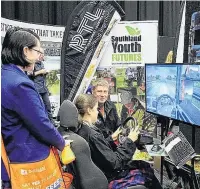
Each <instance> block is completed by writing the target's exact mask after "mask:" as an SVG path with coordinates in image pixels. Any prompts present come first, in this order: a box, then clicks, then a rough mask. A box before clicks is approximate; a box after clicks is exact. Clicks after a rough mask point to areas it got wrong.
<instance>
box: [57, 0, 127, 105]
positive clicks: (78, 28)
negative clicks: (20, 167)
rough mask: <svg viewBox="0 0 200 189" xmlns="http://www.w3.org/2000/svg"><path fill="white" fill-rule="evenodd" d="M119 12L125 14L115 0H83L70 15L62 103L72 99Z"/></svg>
mask: <svg viewBox="0 0 200 189" xmlns="http://www.w3.org/2000/svg"><path fill="white" fill-rule="evenodd" d="M116 11H117V12H118V13H119V14H120V16H124V12H123V10H122V9H121V7H120V6H119V5H118V4H117V3H116V2H115V1H82V2H81V3H79V4H78V5H77V7H76V8H75V9H74V11H73V13H72V14H71V16H70V18H69V20H68V23H67V26H66V28H65V33H64V37H63V43H62V51H61V103H62V101H63V100H65V99H68V100H71V101H73V99H74V97H75V95H76V93H77V91H78V89H79V86H80V84H81V81H82V80H83V77H84V74H85V72H86V70H87V68H88V66H89V65H90V62H91V59H92V57H93V54H94V52H95V50H96V49H97V47H98V45H99V42H100V41H101V39H102V37H103V35H104V34H105V33H106V32H108V30H107V29H108V26H109V23H110V21H111V19H112V17H113V15H114V14H115V12H116ZM106 30H107V31H106ZM105 35H106V34H105Z"/></svg>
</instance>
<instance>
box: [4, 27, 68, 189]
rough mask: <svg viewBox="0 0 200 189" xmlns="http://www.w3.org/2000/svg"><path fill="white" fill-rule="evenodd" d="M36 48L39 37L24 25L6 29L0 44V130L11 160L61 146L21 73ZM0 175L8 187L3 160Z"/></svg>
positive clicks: (37, 52) (30, 158)
mask: <svg viewBox="0 0 200 189" xmlns="http://www.w3.org/2000/svg"><path fill="white" fill-rule="evenodd" d="M40 49H41V46H40V39H39V37H38V36H37V34H35V33H33V32H32V31H31V30H27V29H26V30H25V29H18V31H16V30H13V29H10V30H8V32H7V35H6V37H5V41H4V43H3V45H2V54H1V59H2V70H1V98H2V100H1V118H2V119H1V134H2V137H3V141H4V145H5V148H6V152H7V155H8V157H9V159H10V161H11V162H35V161H39V160H43V159H45V158H47V156H48V155H49V153H50V146H55V147H56V148H57V149H59V150H63V148H64V146H65V141H64V139H63V138H62V136H61V135H60V134H59V133H58V132H57V130H56V129H55V127H54V126H53V125H52V123H51V121H50V120H49V118H48V114H47V112H46V110H45V107H44V104H43V101H42V100H41V98H40V95H39V94H38V92H37V91H36V89H35V87H34V83H33V82H32V81H31V80H30V79H29V78H28V77H27V75H26V74H25V72H26V71H32V70H33V69H34V64H35V62H36V61H37V60H38V58H39V55H40V54H41V51H40ZM1 179H2V181H3V185H4V186H3V187H4V188H11V186H9V178H8V175H7V172H6V169H5V167H4V165H3V163H2V178H1Z"/></svg>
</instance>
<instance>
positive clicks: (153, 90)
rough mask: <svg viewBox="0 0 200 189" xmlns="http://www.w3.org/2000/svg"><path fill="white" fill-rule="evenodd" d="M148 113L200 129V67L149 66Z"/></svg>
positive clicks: (187, 65)
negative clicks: (199, 127)
mask: <svg viewBox="0 0 200 189" xmlns="http://www.w3.org/2000/svg"><path fill="white" fill-rule="evenodd" d="M145 79H146V82H145V83H146V111H147V112H150V113H154V114H157V115H161V116H165V117H169V118H171V119H176V120H179V121H182V122H185V123H189V124H192V125H196V126H200V64H193V65H192V64H146V65H145Z"/></svg>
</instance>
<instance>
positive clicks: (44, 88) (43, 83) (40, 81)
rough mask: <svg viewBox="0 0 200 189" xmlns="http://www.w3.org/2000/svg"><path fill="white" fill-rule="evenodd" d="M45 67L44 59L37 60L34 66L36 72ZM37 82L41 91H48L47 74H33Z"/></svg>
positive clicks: (36, 84) (38, 89) (37, 87)
mask: <svg viewBox="0 0 200 189" xmlns="http://www.w3.org/2000/svg"><path fill="white" fill-rule="evenodd" d="M42 69H44V64H43V62H42V61H39V62H36V63H35V67H34V72H37V71H39V70H42ZM32 79H33V81H34V83H35V88H36V89H37V91H38V92H39V93H47V92H48V89H47V86H46V74H40V75H37V76H34V75H33V76H32Z"/></svg>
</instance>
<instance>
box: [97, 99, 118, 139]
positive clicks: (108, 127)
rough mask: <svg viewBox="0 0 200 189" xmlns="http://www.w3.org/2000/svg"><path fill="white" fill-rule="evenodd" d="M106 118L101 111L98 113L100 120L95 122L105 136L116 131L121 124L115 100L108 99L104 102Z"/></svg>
mask: <svg viewBox="0 0 200 189" xmlns="http://www.w3.org/2000/svg"><path fill="white" fill-rule="evenodd" d="M104 111H105V115H106V117H105V119H104V118H103V116H102V114H101V112H99V114H98V120H97V122H96V123H95V126H96V127H98V128H99V129H100V130H101V131H102V132H103V135H104V137H105V138H107V137H108V136H109V135H111V134H112V133H113V132H114V131H116V130H117V129H118V127H119V126H121V121H120V119H119V116H118V114H117V109H116V107H115V105H114V103H113V102H111V101H106V102H105V103H104Z"/></svg>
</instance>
